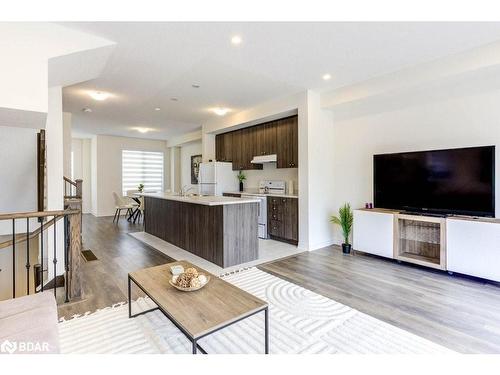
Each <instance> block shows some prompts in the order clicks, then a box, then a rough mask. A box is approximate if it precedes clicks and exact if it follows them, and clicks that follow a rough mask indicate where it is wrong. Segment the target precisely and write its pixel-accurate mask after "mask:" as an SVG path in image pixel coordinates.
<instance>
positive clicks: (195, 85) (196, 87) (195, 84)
mask: <svg viewBox="0 0 500 375" xmlns="http://www.w3.org/2000/svg"><path fill="white" fill-rule="evenodd" d="M191 87H192V88H193V89H199V88H200V85H198V84H197V83H193V84H192V85H191Z"/></svg>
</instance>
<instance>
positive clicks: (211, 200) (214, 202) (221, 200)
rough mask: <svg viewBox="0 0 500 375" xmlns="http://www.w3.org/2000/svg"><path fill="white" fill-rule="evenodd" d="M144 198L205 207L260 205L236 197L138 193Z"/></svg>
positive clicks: (253, 201)
mask: <svg viewBox="0 0 500 375" xmlns="http://www.w3.org/2000/svg"><path fill="white" fill-rule="evenodd" d="M136 195H142V196H144V197H151V198H158V199H167V200H171V201H178V202H185V203H195V204H202V205H205V206H221V205H227V204H241V203H259V202H260V201H259V200H258V199H252V198H234V197H220V196H189V195H188V196H185V197H182V196H180V195H176V194H172V193H143V194H140V193H137V194H136Z"/></svg>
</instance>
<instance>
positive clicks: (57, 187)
mask: <svg viewBox="0 0 500 375" xmlns="http://www.w3.org/2000/svg"><path fill="white" fill-rule="evenodd" d="M45 131H46V148H47V210H49V211H52V210H62V209H63V208H64V185H63V171H64V163H63V162H64V146H63V145H64V140H63V111H62V88H61V87H60V86H56V87H49V97H48V113H47V124H46V127H45ZM45 238H46V239H47V243H46V245H47V246H46V248H45V249H44V258H46V262H47V263H46V264H47V269H48V275H47V276H46V278H45V281H49V280H52V279H53V278H54V271H53V269H54V267H53V266H54V265H53V263H52V261H53V258H54V226H52V227H50V228H49V229H48V230H47V231H46V232H45ZM56 241H57V246H56V257H57V260H58V263H57V274H58V275H61V274H62V273H63V272H64V256H63V254H64V226H63V220H59V221H58V224H57V227H56Z"/></svg>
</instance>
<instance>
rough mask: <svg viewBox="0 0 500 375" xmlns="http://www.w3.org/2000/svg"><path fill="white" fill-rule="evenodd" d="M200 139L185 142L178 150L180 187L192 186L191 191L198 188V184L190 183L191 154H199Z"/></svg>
mask: <svg viewBox="0 0 500 375" xmlns="http://www.w3.org/2000/svg"><path fill="white" fill-rule="evenodd" d="M201 149H202V147H201V141H196V142H190V143H186V144H184V145H182V146H181V150H180V153H181V155H180V172H181V175H180V179H181V187H182V186H187V188H193V192H196V191H197V190H198V185H193V184H191V156H193V155H201Z"/></svg>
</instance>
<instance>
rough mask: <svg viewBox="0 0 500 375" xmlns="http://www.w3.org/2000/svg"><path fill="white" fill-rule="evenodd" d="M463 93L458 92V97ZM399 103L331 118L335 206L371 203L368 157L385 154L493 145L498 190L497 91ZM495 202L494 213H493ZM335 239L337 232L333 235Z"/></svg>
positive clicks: (499, 108) (499, 112)
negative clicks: (363, 113) (373, 111)
mask: <svg viewBox="0 0 500 375" xmlns="http://www.w3.org/2000/svg"><path fill="white" fill-rule="evenodd" d="M466 93H467V92H466V91H464V92H462V95H464V94H466ZM449 94H450V95H449V96H450V97H451V98H452V99H448V100H440V101H433V102H428V101H427V96H428V95H431V92H428V95H426V94H425V93H424V94H423V95H422V97H421V98H420V103H419V102H417V101H415V100H412V102H411V105H410V103H407V104H408V105H402V106H401V107H400V108H399V109H397V110H392V109H391V110H383V109H381V110H379V112H378V113H376V114H373V115H368V116H359V117H358V116H356V112H352V113H351V118H350V119H346V120H343V121H339V122H334V129H335V130H334V147H333V149H334V155H333V170H334V171H335V184H334V189H333V192H334V195H335V208H336V209H338V207H339V206H340V205H341V204H342V203H344V202H350V203H351V205H352V206H353V207H362V206H363V205H364V203H365V202H372V201H373V186H372V184H373V182H372V181H373V167H372V163H373V155H374V154H378V153H385V152H400V151H415V150H430V149H443V148H453V147H467V146H483V145H496V146H497V150H496V160H497V163H496V173H495V174H496V192H495V194H496V196H499V195H498V194H499V193H500V180H499V179H500V106H499V105H498V103H499V102H500V89H497V90H491V91H488V92H484V93H481V94H474V95H470V96H467V95H464V96H462V97H456V94H457V93H455V92H453V93H452V92H450V93H449ZM499 204H500V202H499V201H498V200H497V202H496V213H497V216H498V215H499V212H500V211H499ZM336 239H337V241H340V236H337V237H336Z"/></svg>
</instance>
